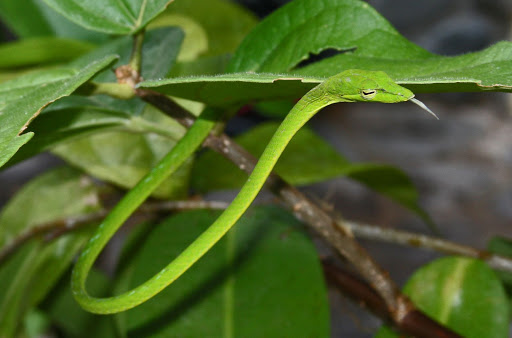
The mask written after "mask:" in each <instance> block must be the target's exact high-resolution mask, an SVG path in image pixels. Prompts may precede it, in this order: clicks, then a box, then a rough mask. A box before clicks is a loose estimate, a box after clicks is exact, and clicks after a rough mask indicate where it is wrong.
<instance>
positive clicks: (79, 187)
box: [0, 168, 100, 337]
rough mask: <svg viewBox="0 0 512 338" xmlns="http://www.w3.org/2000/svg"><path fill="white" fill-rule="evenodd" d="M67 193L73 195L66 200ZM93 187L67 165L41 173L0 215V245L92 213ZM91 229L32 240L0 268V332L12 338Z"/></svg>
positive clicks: (96, 199) (95, 198) (94, 205)
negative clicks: (47, 239) (41, 226)
mask: <svg viewBox="0 0 512 338" xmlns="http://www.w3.org/2000/svg"><path fill="white" fill-rule="evenodd" d="M69 196H73V199H70V198H69ZM99 208H100V205H99V197H98V192H97V188H96V187H95V185H94V184H93V182H92V181H91V180H90V179H87V178H86V177H84V176H83V175H82V174H81V173H79V172H78V171H76V170H73V169H70V168H60V169H56V170H53V171H50V172H48V173H45V174H43V175H41V176H39V177H37V178H35V179H34V180H32V181H31V182H30V183H28V184H27V185H26V186H24V187H23V188H22V189H21V190H20V191H19V192H18V193H17V194H16V196H15V197H14V198H12V199H11V200H10V201H9V204H8V205H7V206H6V207H5V208H4V209H3V210H2V213H1V215H0V246H4V245H6V244H9V243H10V241H12V240H13V239H14V238H16V237H18V236H20V235H21V234H22V233H24V232H26V231H29V230H30V229H31V228H32V227H33V226H35V225H39V224H41V223H44V222H49V221H54V220H59V219H63V218H65V217H71V216H78V215H82V214H84V213H89V212H94V211H96V210H98V209H99ZM89 232H90V230H84V231H81V232H77V233H75V234H72V235H67V236H63V237H61V238H59V239H58V240H56V241H54V242H52V243H50V244H44V243H43V241H42V239H39V238H38V239H33V240H32V241H30V242H28V243H26V244H25V245H23V246H22V247H21V248H20V249H18V250H17V251H16V252H15V254H14V255H13V256H12V257H10V258H9V259H8V260H7V261H6V262H3V264H2V265H1V266H0V336H2V337H11V336H14V333H15V332H16V330H17V329H18V328H19V327H18V326H19V323H20V320H21V318H23V317H24V315H25V314H26V313H27V312H28V311H30V310H31V309H32V308H33V307H34V306H35V305H37V304H38V303H39V302H40V301H41V300H42V299H43V298H44V297H45V295H46V294H47V293H48V292H49V290H50V289H51V287H52V286H53V285H54V284H55V283H56V282H57V280H58V279H59V277H60V275H61V274H62V273H63V272H64V271H65V270H66V269H67V268H68V266H69V264H70V263H71V260H72V259H73V257H74V256H75V254H76V253H77V251H78V250H79V249H80V247H81V246H82V245H83V244H84V243H85V241H86V240H87V238H88V237H89Z"/></svg>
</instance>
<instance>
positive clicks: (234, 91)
mask: <svg viewBox="0 0 512 338" xmlns="http://www.w3.org/2000/svg"><path fill="white" fill-rule="evenodd" d="M324 80H325V78H322V77H303V76H290V75H286V74H281V75H279V74H263V73H261V74H254V73H244V74H222V75H213V76H190V77H179V78H169V79H160V80H148V81H143V82H141V83H140V84H139V85H138V87H140V88H149V89H153V90H156V91H158V92H161V93H164V94H166V95H172V96H178V97H182V98H185V99H188V100H193V101H199V102H204V103H206V104H208V105H213V106H228V105H232V104H242V103H246V102H251V101H261V100H278V99H287V98H292V99H298V98H300V97H301V96H302V95H304V94H305V93H307V92H308V91H309V90H311V89H312V88H313V87H315V86H316V85H318V84H319V83H321V82H323V81H324Z"/></svg>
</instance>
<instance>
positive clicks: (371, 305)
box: [322, 260, 460, 338]
mask: <svg viewBox="0 0 512 338" xmlns="http://www.w3.org/2000/svg"><path fill="white" fill-rule="evenodd" d="M322 266H323V270H324V275H325V278H326V280H327V281H328V282H329V283H330V284H331V285H333V286H335V287H336V288H337V289H338V290H340V291H341V292H342V293H343V294H344V295H346V296H348V297H350V298H351V299H353V300H354V301H355V302H357V304H359V305H361V306H364V307H365V308H367V309H368V310H370V311H371V312H372V313H373V314H375V315H376V316H377V317H379V318H381V319H382V320H384V321H386V322H388V323H389V322H390V323H391V324H392V325H393V326H395V327H396V328H397V329H398V330H399V331H400V332H403V333H406V334H410V335H412V336H414V337H427V338H430V337H440V338H449V337H453V338H455V337H460V335H458V334H457V333H455V332H453V331H451V330H450V329H447V328H445V327H444V326H442V325H440V324H439V323H437V322H436V321H434V320H432V319H431V318H429V317H427V316H425V315H424V314H423V313H422V312H420V311H418V310H412V311H409V313H408V314H407V316H406V317H405V318H404V320H402V321H401V322H400V323H396V322H393V321H392V318H391V317H390V316H389V312H388V311H387V307H386V303H385V302H384V301H383V299H382V298H381V297H380V296H379V295H378V294H377V293H376V292H375V291H374V290H373V289H372V288H371V287H370V286H369V285H368V284H366V283H365V282H363V281H361V280H360V279H359V278H357V277H356V276H354V275H353V274H351V273H350V272H348V271H345V270H342V269H340V268H339V267H337V266H336V265H334V264H332V263H331V262H329V261H327V260H322Z"/></svg>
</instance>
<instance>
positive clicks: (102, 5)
mask: <svg viewBox="0 0 512 338" xmlns="http://www.w3.org/2000/svg"><path fill="white" fill-rule="evenodd" d="M43 1H44V2H45V3H46V4H48V6H50V7H52V8H53V9H55V10H56V11H57V12H59V13H61V14H62V15H64V16H65V17H66V18H68V19H69V20H71V21H73V22H75V23H77V24H79V25H81V26H83V27H85V28H87V29H90V30H95V31H100V32H104V33H109V34H124V35H129V34H133V33H135V32H137V31H139V30H140V29H142V28H144V26H145V25H146V24H147V23H148V22H149V21H150V20H151V19H153V18H154V17H155V16H157V15H158V14H159V13H160V12H162V11H163V10H164V9H165V7H167V5H168V4H169V3H170V2H172V1H173V0H147V1H130V0H109V1H104V0H89V1H86V2H84V1H79V0H43Z"/></svg>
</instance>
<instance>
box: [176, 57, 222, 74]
mask: <svg viewBox="0 0 512 338" xmlns="http://www.w3.org/2000/svg"><path fill="white" fill-rule="evenodd" d="M230 57H231V56H230V55H229V54H221V55H215V56H205V57H201V58H199V59H196V60H193V61H183V62H177V63H176V65H175V66H174V67H173V68H172V69H171V72H170V73H169V74H168V76H169V77H184V76H191V75H196V76H199V75H206V74H207V75H214V74H220V73H222V72H223V71H224V69H225V68H226V65H227V64H228V62H229V59H230Z"/></svg>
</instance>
